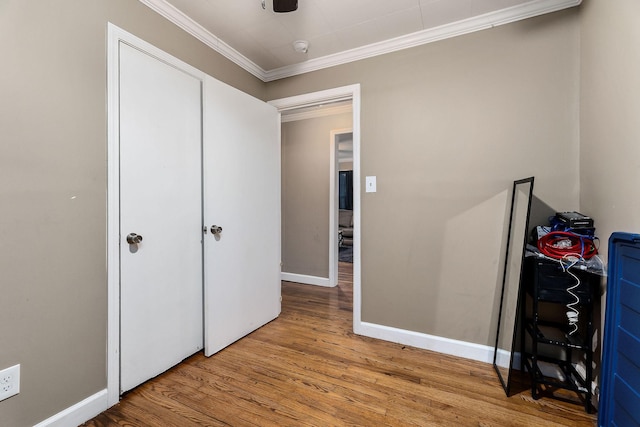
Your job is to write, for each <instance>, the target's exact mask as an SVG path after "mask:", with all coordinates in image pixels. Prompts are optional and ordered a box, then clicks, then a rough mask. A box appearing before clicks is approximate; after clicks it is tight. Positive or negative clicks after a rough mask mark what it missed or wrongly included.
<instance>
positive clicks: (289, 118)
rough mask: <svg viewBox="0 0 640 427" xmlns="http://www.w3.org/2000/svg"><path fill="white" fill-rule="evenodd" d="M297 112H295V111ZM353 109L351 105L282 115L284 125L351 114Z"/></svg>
mask: <svg viewBox="0 0 640 427" xmlns="http://www.w3.org/2000/svg"><path fill="white" fill-rule="evenodd" d="M294 111H295V110H294ZM352 111H353V108H352V107H351V103H349V104H348V105H340V106H336V107H324V108H318V109H315V110H309V111H302V112H300V113H290V114H282V116H281V121H282V123H288V122H295V121H298V120H306V119H315V118H317V117H326V116H333V115H336V114H346V113H351V112H352Z"/></svg>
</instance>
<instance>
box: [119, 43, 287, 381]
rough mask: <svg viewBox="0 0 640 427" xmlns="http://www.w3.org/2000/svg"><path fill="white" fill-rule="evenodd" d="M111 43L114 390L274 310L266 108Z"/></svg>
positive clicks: (219, 344) (215, 345) (274, 183)
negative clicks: (114, 78) (115, 186)
mask: <svg viewBox="0 0 640 427" xmlns="http://www.w3.org/2000/svg"><path fill="white" fill-rule="evenodd" d="M163 55H164V56H162V58H163V59H162V60H161V59H158V55H154V52H149V51H143V50H141V49H139V48H136V47H132V46H130V45H129V44H127V43H124V42H122V41H121V42H120V45H119V55H118V58H119V145H120V155H119V162H120V163H119V164H120V190H119V194H120V319H121V320H120V377H121V379H120V390H121V392H124V391H127V390H130V389H132V388H133V387H135V386H137V385H139V384H140V383H142V382H144V381H146V380H147V379H149V378H152V377H154V376H156V375H158V374H160V373H162V372H164V371H166V370H167V369H169V368H170V367H172V366H173V365H175V364H177V363H179V362H180V361H182V360H183V359H184V358H186V357H188V356H190V355H192V354H193V353H195V352H197V351H199V350H201V349H203V348H204V350H205V354H206V355H207V356H209V355H212V354H214V353H215V352H217V351H219V350H221V349H222V348H224V347H226V346H227V345H229V344H231V343H233V342H234V341H236V340H238V339H240V338H241V337H243V336H244V335H246V334H248V333H249V332H251V331H253V330H255V329H257V328H259V327H260V326H262V325H264V324H265V323H267V322H269V321H271V320H273V319H274V318H276V317H277V316H278V314H279V313H280V134H279V127H280V121H279V115H278V113H277V111H276V110H275V108H273V107H272V106H270V105H268V104H266V103H264V102H262V101H260V100H258V99H255V98H253V97H251V96H249V95H247V94H245V93H243V92H240V91H238V90H237V89H234V88H232V87H230V86H228V85H226V84H224V83H221V82H219V81H217V80H215V79H213V78H211V77H209V76H206V75H204V74H202V73H200V72H197V70H193V69H192V68H190V67H189V66H187V65H185V64H183V63H181V62H180V61H179V60H177V59H175V58H172V59H170V60H167V59H166V58H167V55H166V54H164V53H163Z"/></svg>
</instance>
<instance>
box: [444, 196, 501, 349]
mask: <svg viewBox="0 0 640 427" xmlns="http://www.w3.org/2000/svg"><path fill="white" fill-rule="evenodd" d="M508 195H509V190H507V189H505V190H504V191H502V192H500V193H499V194H497V195H495V196H493V197H492V198H490V199H488V200H486V201H484V202H482V203H480V204H478V205H476V206H474V207H472V208H471V209H469V210H467V211H466V212H463V213H462V214H460V215H458V216H456V217H453V218H451V219H449V220H448V221H447V222H446V223H445V226H444V233H443V246H442V260H443V263H442V270H441V275H440V280H439V286H438V289H440V293H439V295H438V297H437V299H438V302H437V304H435V307H437V310H438V313H437V315H436V316H435V317H434V318H435V319H437V325H436V330H437V331H453V330H455V331H461V335H460V336H457V337H454V339H457V340H462V341H466V342H475V343H478V344H483V345H489V344H490V343H491V342H492V340H494V341H495V325H496V323H497V319H498V318H497V316H498V305H499V302H500V301H499V298H500V295H499V289H500V287H501V285H502V271H501V268H500V267H501V266H502V262H503V260H504V253H503V252H504V245H505V244H506V234H507V231H506V226H505V222H507V223H508V216H507V215H508V213H507V210H508V208H509V206H508V203H507V202H508V198H509V197H508ZM479 252H481V253H482V256H476V254H477V253H479ZM487 260H489V262H487ZM496 298H497V299H496ZM469 307H475V309H473V310H469V309H468V308H469ZM436 335H439V334H438V333H436Z"/></svg>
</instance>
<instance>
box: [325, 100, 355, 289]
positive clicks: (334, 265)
mask: <svg viewBox="0 0 640 427" xmlns="http://www.w3.org/2000/svg"><path fill="white" fill-rule="evenodd" d="M349 109H351V105H349ZM345 133H353V128H347V129H335V130H332V131H331V132H330V134H329V159H331V160H330V162H329V282H330V283H331V286H336V285H337V284H338V259H339V250H338V228H339V223H338V219H339V209H338V206H340V204H339V201H338V197H339V182H338V180H337V175H338V170H339V168H338V164H339V159H338V144H336V139H337V137H338V135H343V134H345Z"/></svg>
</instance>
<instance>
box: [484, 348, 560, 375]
mask: <svg viewBox="0 0 640 427" xmlns="http://www.w3.org/2000/svg"><path fill="white" fill-rule="evenodd" d="M520 356H521V354H520V352H519V351H516V352H515V353H513V368H514V369H517V370H520ZM509 362H511V352H510V351H507V350H502V349H500V348H499V349H498V357H496V365H498V366H500V367H501V368H509ZM558 379H559V378H558Z"/></svg>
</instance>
